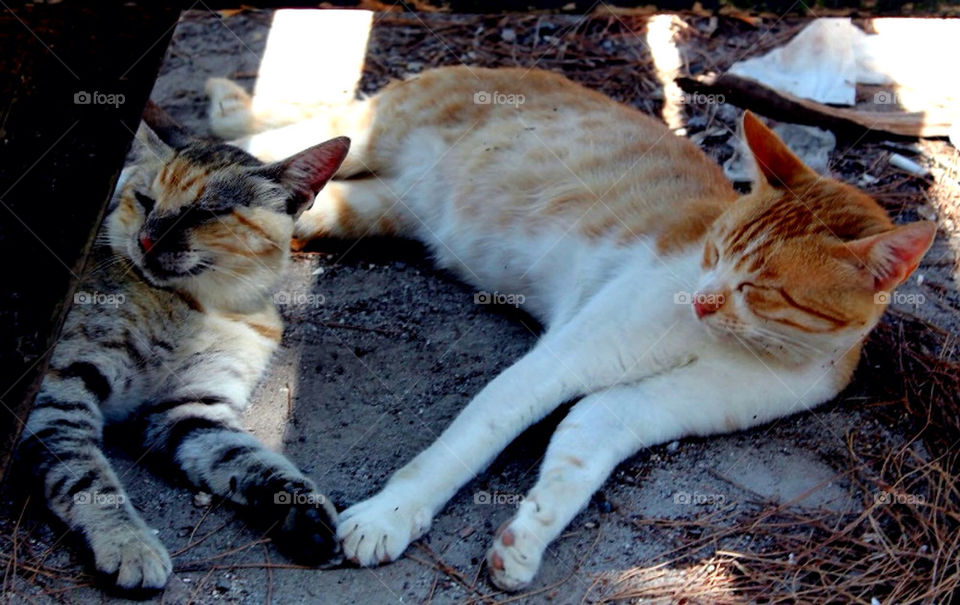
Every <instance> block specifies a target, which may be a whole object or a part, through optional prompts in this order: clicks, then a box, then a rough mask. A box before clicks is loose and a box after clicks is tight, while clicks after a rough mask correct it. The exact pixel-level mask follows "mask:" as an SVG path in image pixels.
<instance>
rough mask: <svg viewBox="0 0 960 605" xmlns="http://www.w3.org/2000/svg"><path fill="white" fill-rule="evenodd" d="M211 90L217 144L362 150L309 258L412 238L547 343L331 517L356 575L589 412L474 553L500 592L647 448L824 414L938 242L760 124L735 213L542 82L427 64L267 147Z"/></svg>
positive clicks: (318, 212) (631, 116) (611, 108)
mask: <svg viewBox="0 0 960 605" xmlns="http://www.w3.org/2000/svg"><path fill="white" fill-rule="evenodd" d="M207 90H208V93H210V95H211V123H212V126H213V127H214V129H215V131H219V133H220V134H222V135H224V136H242V137H243V138H241V139H239V140H237V141H236V144H237V145H239V146H241V147H243V148H245V149H247V150H248V151H250V152H251V153H253V154H254V155H256V156H258V157H261V158H262V159H273V158H276V157H281V156H282V155H284V154H286V153H289V151H290V150H291V149H292V148H296V147H298V146H302V145H304V144H306V143H308V142H310V141H316V140H322V139H323V138H325V137H327V136H330V135H331V134H332V133H342V134H346V135H349V136H350V137H351V139H352V140H353V142H354V145H353V147H352V149H351V152H350V154H349V156H348V157H347V159H346V160H345V161H344V164H343V167H342V168H341V171H340V172H339V173H338V176H340V177H352V178H350V179H349V180H338V181H334V182H333V183H331V185H330V186H329V187H328V188H327V189H325V190H324V192H323V193H321V195H320V196H319V197H318V200H317V203H316V204H315V205H314V207H313V209H311V210H310V211H309V212H307V213H305V214H304V216H302V217H301V218H300V220H299V221H298V223H297V227H296V236H297V238H298V239H299V240H300V241H301V242H303V241H307V240H309V239H311V238H314V237H357V236H362V235H365V234H375V233H376V234H398V235H403V236H407V237H414V238H417V239H420V240H421V241H423V242H424V243H425V244H426V245H427V246H428V247H429V248H430V250H431V251H432V252H433V254H434V255H435V256H436V259H437V262H438V263H439V264H440V265H442V266H444V267H447V268H449V269H450V270H452V271H454V272H455V273H457V274H458V275H460V276H461V277H462V278H463V279H464V280H466V281H467V282H468V283H470V284H472V285H473V286H475V287H476V288H478V289H479V290H482V291H485V292H487V293H491V292H496V293H500V294H505V295H510V294H512V295H514V296H515V297H516V295H522V296H523V300H524V308H525V309H526V310H527V311H529V312H530V313H531V314H532V315H534V316H535V317H536V318H537V319H539V320H540V321H541V322H542V323H543V324H544V326H545V333H544V335H543V337H542V338H541V339H540V341H539V342H538V343H537V345H536V346H535V347H534V348H533V349H532V350H531V351H530V352H529V353H528V354H527V355H525V356H524V357H522V358H521V359H520V360H518V361H517V362H516V363H515V364H514V365H513V366H511V367H510V368H508V369H507V370H505V371H504V372H503V373H502V374H501V375H499V376H498V377H497V378H495V379H494V380H493V381H492V382H491V383H490V384H488V385H487V386H486V387H485V388H484V389H483V390H481V391H480V392H479V393H478V394H477V395H476V396H475V398H474V399H473V400H472V401H471V402H470V404H469V405H468V406H467V407H466V408H465V409H464V410H463V411H462V413H461V414H460V415H459V416H458V417H457V418H456V419H455V420H454V421H453V422H452V424H451V425H450V426H449V427H448V428H447V429H446V430H445V431H444V432H443V434H442V435H441V436H440V438H439V439H438V440H437V441H436V442H435V443H433V444H432V445H429V447H427V448H426V449H425V450H423V451H422V452H421V453H420V454H419V455H418V456H417V457H416V458H414V459H413V460H412V461H410V462H409V463H408V464H407V465H406V466H404V467H403V468H401V469H399V470H398V471H397V472H396V473H395V474H394V475H393V477H392V478H391V479H390V480H389V481H388V482H387V484H386V485H385V486H384V487H383V489H382V491H380V492H379V493H377V494H376V495H374V496H372V497H371V498H369V499H368V500H365V501H363V502H360V503H357V504H355V505H353V506H352V507H350V508H349V509H347V510H346V511H344V512H343V513H342V514H341V517H340V525H339V528H338V536H339V538H340V539H341V540H342V542H343V548H344V552H345V554H346V555H347V556H348V557H350V558H352V559H353V560H355V561H357V562H358V563H359V564H361V565H377V564H379V563H382V562H385V561H391V560H394V559H396V558H397V557H399V556H400V555H401V554H402V553H403V551H404V549H405V548H406V547H407V545H408V544H409V543H410V542H411V541H412V540H415V539H417V538H418V537H420V536H421V535H423V534H424V533H425V532H426V531H427V530H428V529H429V527H430V523H431V519H432V518H433V517H434V516H435V515H436V514H437V513H438V512H439V511H440V510H441V508H442V507H443V505H444V504H445V503H446V502H447V500H448V499H449V498H450V497H452V496H453V494H454V493H455V492H456V491H457V490H458V489H459V488H460V487H462V486H463V485H464V484H465V483H467V482H468V481H470V480H471V479H472V478H473V477H474V476H475V475H476V474H477V473H478V472H479V471H481V470H482V469H483V468H484V467H485V466H486V465H487V464H488V463H489V462H490V461H491V460H492V459H493V458H494V457H495V456H496V455H497V454H499V453H500V451H502V449H503V448H504V447H505V446H506V445H507V444H508V443H509V442H510V441H511V440H512V439H514V438H515V437H516V436H517V435H519V434H520V433H521V432H522V431H523V430H524V429H525V428H526V427H528V426H529V425H530V424H532V423H533V422H536V421H537V420H538V419H540V418H542V417H544V416H545V415H546V414H548V413H549V412H550V411H552V410H553V409H554V408H555V407H556V406H557V405H559V404H560V403H562V402H564V401H569V400H571V399H579V401H578V402H577V403H576V404H575V405H574V406H573V408H572V409H571V410H570V412H569V414H568V415H567V417H566V418H565V419H564V420H563V421H562V422H561V423H560V425H559V426H558V427H557V430H556V433H555V434H554V436H553V439H552V440H551V443H550V445H549V447H548V449H547V452H546V455H545V457H544V460H543V464H542V467H541V470H540V476H539V479H538V480H537V482H536V484H535V485H534V486H533V488H532V489H531V490H530V491H529V492H528V493H527V494H526V496H525V497H524V498H523V500H522V502H521V504H520V505H519V508H518V510H517V512H516V514H515V515H514V517H513V518H512V519H510V520H509V521H508V522H506V523H505V524H504V525H503V526H502V527H501V528H500V530H499V531H498V532H497V533H496V536H495V537H494V538H493V542H492V545H491V547H490V549H489V551H488V553H487V563H488V569H489V572H490V574H491V578H492V580H493V582H494V583H495V584H497V585H498V586H500V587H502V588H504V589H507V590H517V589H520V588H522V587H524V586H526V585H527V584H528V583H529V582H530V581H531V580H532V579H533V577H534V575H535V573H536V571H537V569H538V568H539V566H540V562H541V560H542V557H543V553H544V550H545V548H546V547H547V545H548V544H549V543H550V541H552V540H553V539H555V538H556V537H557V536H558V535H560V533H561V531H562V530H563V528H564V527H566V525H567V524H568V523H569V522H570V521H571V520H572V519H573V517H574V516H575V515H576V514H577V512H578V511H579V510H580V509H581V508H582V507H583V506H584V505H586V503H587V502H588V501H589V499H590V496H591V494H592V493H593V492H594V491H595V490H596V489H598V488H599V487H600V486H601V485H602V483H603V482H604V481H605V480H606V478H607V476H608V475H609V474H610V472H611V471H612V470H613V468H614V467H615V466H616V465H617V464H618V463H619V462H620V461H621V460H623V459H624V458H626V457H628V456H630V455H631V454H633V453H635V452H636V451H637V450H638V449H640V448H642V447H647V446H651V445H655V444H658V443H663V442H665V441H670V440H673V439H679V438H682V437H684V436H687V435H709V434H714V433H719V432H726V431H733V430H740V429H746V428H749V427H752V426H755V425H758V424H761V423H764V422H768V421H770V420H773V419H775V418H779V417H782V416H785V415H788V414H791V413H795V412H798V411H801V410H807V409H810V408H812V407H813V406H816V405H818V404H820V403H822V402H824V401H827V400H829V399H831V398H833V397H834V396H835V395H836V394H837V393H838V392H839V391H840V390H841V389H842V388H843V387H844V386H845V385H846V384H847V383H848V382H849V380H850V377H851V374H852V372H853V370H854V368H855V366H856V364H857V360H858V356H859V353H860V345H861V342H862V341H863V339H864V337H865V336H866V334H867V333H868V332H869V331H870V330H871V329H872V328H873V326H874V325H875V324H876V323H877V321H878V319H879V318H880V316H881V314H882V313H883V312H884V309H885V307H886V301H887V298H886V297H885V296H884V294H885V293H887V292H889V291H891V290H892V289H893V288H895V287H896V286H897V285H899V284H900V283H901V282H903V281H904V280H905V279H906V278H907V277H908V276H909V275H910V273H911V272H912V271H913V269H914V268H915V267H916V265H917V263H918V262H919V259H920V258H921V257H922V255H923V254H924V253H925V251H926V250H927V248H928V246H929V245H930V243H931V241H932V239H933V237H934V234H935V231H936V229H935V226H934V225H933V224H932V223H929V222H920V223H914V224H911V225H905V226H899V227H897V226H894V225H893V223H892V222H891V221H890V219H889V218H888V217H887V216H886V215H885V213H884V212H883V210H882V209H881V208H880V207H879V206H878V205H877V204H876V202H875V201H874V200H872V199H871V198H870V197H869V196H867V195H865V194H863V193H862V192H860V191H858V190H856V189H855V188H853V187H850V186H848V185H845V184H843V183H840V182H837V181H835V180H832V179H830V178H826V177H823V176H819V175H817V174H815V173H813V172H812V171H811V170H810V169H808V168H807V167H806V166H804V165H803V163H802V162H801V161H800V160H798V159H797V158H796V157H795V156H794V154H792V153H791V152H790V150H789V149H787V148H786V147H785V146H784V144H783V143H782V142H781V141H780V140H779V139H778V138H777V137H776V135H774V134H773V133H772V132H771V131H770V130H769V129H768V128H767V127H766V126H765V125H764V124H763V123H762V122H761V121H760V120H759V119H757V118H756V117H755V116H753V115H751V114H749V113H747V114H745V116H744V121H743V136H744V137H745V139H746V142H747V143H748V145H749V147H750V149H751V150H752V151H753V155H754V158H755V159H756V163H757V166H758V177H757V181H756V184H755V186H754V188H753V191H752V192H751V193H749V194H747V195H743V196H740V195H738V194H737V193H736V192H735V191H734V190H733V188H732V187H731V186H730V184H729V183H727V182H726V180H725V179H724V177H723V174H722V172H721V171H720V169H719V168H718V167H717V166H716V165H715V164H714V163H713V162H712V161H711V160H710V159H709V158H707V157H706V155H705V154H703V153H702V152H701V151H700V150H699V149H698V148H697V147H696V146H695V145H693V144H692V143H690V142H689V141H687V140H686V139H684V138H681V137H677V136H675V135H674V134H673V133H671V132H670V131H669V130H668V129H667V128H666V127H664V126H663V125H662V124H660V123H659V122H657V121H655V120H653V119H651V118H649V117H647V116H645V115H642V114H640V113H639V112H637V111H635V110H634V109H631V108H628V107H625V106H622V105H619V104H617V103H615V102H614V101H612V100H610V99H608V98H606V97H604V96H602V95H600V94H598V93H596V92H593V91H590V90H586V89H584V88H582V87H580V86H578V85H576V84H573V83H571V82H569V81H568V80H566V79H564V78H562V77H560V76H558V75H554V74H550V73H547V72H543V71H538V70H524V69H495V70H491V69H481V68H475V67H469V68H468V67H455V68H441V69H436V70H431V71H428V72H425V73H423V74H421V75H419V76H417V77H414V78H411V79H410V80H407V81H405V82H399V83H394V84H392V85H390V86H388V87H386V88H385V89H384V90H383V91H381V92H380V93H379V94H377V95H375V96H374V97H372V98H370V99H366V100H363V101H358V102H356V103H353V104H350V105H348V106H344V107H342V108H339V109H336V110H330V109H329V108H323V109H319V108H318V114H317V116H316V117H313V118H310V119H306V120H303V121H301V122H298V123H295V124H292V125H289V126H285V127H280V128H276V129H271V130H265V131H263V132H259V133H256V131H258V130H260V129H262V128H264V127H265V126H266V125H268V124H271V123H275V120H273V119H272V116H271V115H270V114H269V112H268V113H265V114H254V113H253V112H252V109H251V107H252V104H251V103H250V100H249V98H248V97H247V96H246V94H245V93H244V92H243V90H241V89H239V88H238V87H237V86H236V85H234V84H232V83H231V82H229V81H226V80H211V81H210V82H208V87H207ZM278 113H279V114H282V113H283V112H278ZM287 115H289V112H287ZM238 126H242V128H238ZM252 133H253V134H252ZM515 299H516V298H515Z"/></svg>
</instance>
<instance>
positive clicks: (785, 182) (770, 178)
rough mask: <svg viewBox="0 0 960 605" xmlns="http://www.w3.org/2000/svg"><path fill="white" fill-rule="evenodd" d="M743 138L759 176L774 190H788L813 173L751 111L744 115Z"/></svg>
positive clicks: (813, 173) (813, 174) (814, 174)
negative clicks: (777, 188)
mask: <svg viewBox="0 0 960 605" xmlns="http://www.w3.org/2000/svg"><path fill="white" fill-rule="evenodd" d="M742 130H743V138H744V140H746V142H747V146H748V147H749V148H750V152H751V153H752V154H753V159H754V161H755V162H756V164H757V169H758V171H759V176H760V177H762V178H763V180H764V181H766V182H767V183H769V184H770V185H772V186H774V187H787V188H789V187H790V186H791V185H793V184H795V183H797V182H799V181H800V179H802V178H804V177H809V176H811V175H812V176H816V173H815V172H814V171H813V170H811V169H810V168H808V167H807V165H806V164H804V163H803V161H801V160H800V158H798V157H797V156H796V155H794V154H793V152H792V151H790V149H789V148H788V147H787V146H786V145H785V144H784V143H783V141H781V140H780V137H778V136H777V135H776V133H775V132H773V131H772V130H770V129H769V128H767V126H766V125H765V124H764V123H763V122H761V121H760V118H758V117H757V116H755V115H753V113H752V112H750V111H745V112H744V113H743V124H742Z"/></svg>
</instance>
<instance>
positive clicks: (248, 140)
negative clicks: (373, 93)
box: [205, 78, 376, 178]
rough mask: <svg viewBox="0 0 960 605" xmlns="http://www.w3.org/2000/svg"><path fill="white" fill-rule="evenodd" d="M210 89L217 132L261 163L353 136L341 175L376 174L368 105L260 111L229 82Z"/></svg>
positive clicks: (289, 105) (221, 81)
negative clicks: (370, 154)
mask: <svg viewBox="0 0 960 605" xmlns="http://www.w3.org/2000/svg"><path fill="white" fill-rule="evenodd" d="M205 90H206V93H207V96H208V97H209V99H210V104H209V107H208V120H209V124H210V130H211V132H213V134H215V135H216V136H218V137H221V138H223V139H227V140H228V141H229V142H230V143H231V144H233V145H236V146H238V147H240V148H242V149H244V150H246V151H248V152H250V153H251V154H253V155H254V156H256V157H257V158H259V159H260V160H263V161H265V162H273V161H277V160H281V159H283V158H286V157H289V156H291V155H293V154H295V153H297V152H299V151H302V150H304V149H306V148H307V147H311V146H313V145H316V144H317V143H320V142H322V141H326V140H328V139H332V138H333V137H337V136H347V137H350V153H349V154H348V155H347V158H346V159H345V160H344V162H343V164H342V165H341V166H340V169H339V170H338V171H337V174H336V176H337V177H340V178H346V177H350V176H356V175H358V174H362V173H372V172H375V169H376V167H375V166H374V164H375V162H374V161H373V158H371V157H369V154H368V145H367V142H368V140H369V128H370V123H371V119H370V112H371V108H370V107H369V103H368V102H367V101H353V102H350V103H344V104H338V105H331V104H324V103H312V104H296V103H282V104H273V105H270V106H268V107H256V106H255V104H254V102H253V98H252V97H251V96H250V95H249V94H248V93H247V91H246V90H244V89H243V88H242V87H241V86H240V85H238V84H237V83H235V82H233V81H231V80H228V79H226V78H210V79H209V80H207V83H206V87H205Z"/></svg>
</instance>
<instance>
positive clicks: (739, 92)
mask: <svg viewBox="0 0 960 605" xmlns="http://www.w3.org/2000/svg"><path fill="white" fill-rule="evenodd" d="M677 84H679V85H680V88H682V89H683V90H684V92H687V93H698V94H709V95H723V99H724V101H725V102H729V103H733V104H734V105H737V106H738V107H742V108H744V109H750V110H752V111H755V112H757V113H760V114H763V115H765V116H768V117H770V118H773V119H775V120H780V121H782V122H792V123H794V124H806V125H809V126H817V127H819V128H825V129H827V130H832V131H834V132H838V133H844V134H851V135H855V136H864V137H868V138H869V137H873V138H889V137H890V135H893V136H896V137H909V138H917V137H945V136H947V134H948V133H949V131H950V126H951V124H952V116H949V115H947V114H946V113H945V112H943V111H940V110H931V111H930V112H926V113H925V112H896V111H862V110H859V109H847V108H842V107H833V106H830V105H824V104H823V103H817V102H816V101H810V100H808V99H801V98H800V97H796V96H794V95H791V94H789V93H785V92H781V91H779V90H775V89H773V88H770V87H769V86H765V85H763V84H761V83H760V82H757V81H756V80H751V79H750V78H744V77H742V76H735V75H733V74H722V75H720V76H713V75H709V76H699V77H681V78H677Z"/></svg>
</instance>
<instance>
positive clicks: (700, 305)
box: [693, 292, 725, 319]
mask: <svg viewBox="0 0 960 605" xmlns="http://www.w3.org/2000/svg"><path fill="white" fill-rule="evenodd" d="M724 300H725V297H724V296H723V294H707V293H704V292H697V293H696V294H694V296H693V312H694V313H696V314H697V319H702V318H703V317H705V316H707V315H710V314H712V313H716V312H717V311H719V310H720V307H722V306H723V303H724Z"/></svg>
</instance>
